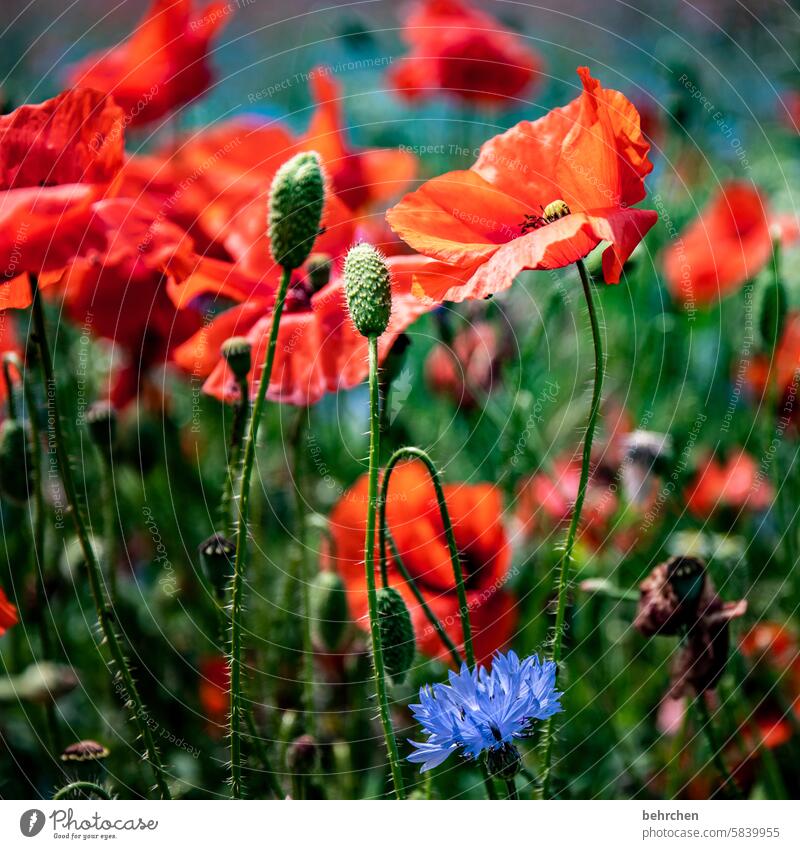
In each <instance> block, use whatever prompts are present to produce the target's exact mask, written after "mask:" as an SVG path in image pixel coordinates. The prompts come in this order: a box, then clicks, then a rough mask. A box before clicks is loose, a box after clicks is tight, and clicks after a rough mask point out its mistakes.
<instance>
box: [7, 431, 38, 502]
mask: <svg viewBox="0 0 800 849" xmlns="http://www.w3.org/2000/svg"><path fill="white" fill-rule="evenodd" d="M31 450H32V446H31V438H30V431H29V430H28V427H27V425H25V424H24V423H23V422H21V421H20V420H19V419H6V420H5V421H4V422H3V424H2V425H0V493H2V494H3V495H4V496H5V497H6V498H7V499H8V500H9V501H14V502H16V503H18V504H20V503H24V502H26V501H27V500H28V499H29V498H30V495H31V492H33V467H32V457H31Z"/></svg>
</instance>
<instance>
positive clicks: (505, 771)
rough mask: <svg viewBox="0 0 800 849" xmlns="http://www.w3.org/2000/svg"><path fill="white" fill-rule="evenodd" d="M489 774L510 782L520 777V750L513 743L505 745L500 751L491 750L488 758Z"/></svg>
mask: <svg viewBox="0 0 800 849" xmlns="http://www.w3.org/2000/svg"><path fill="white" fill-rule="evenodd" d="M486 760H487V763H486V765H487V766H488V767H489V774H490V775H494V776H496V777H497V778H503V779H505V780H506V781H510V780H511V779H512V778H514V776H516V775H519V771H520V769H521V768H522V763H521V761H522V758H521V757H520V754H519V749H517V747H516V746H514V745H512V744H511V743H503V745H502V746H500V747H499V748H498V749H490V750H489V753H488V755H487V757H486Z"/></svg>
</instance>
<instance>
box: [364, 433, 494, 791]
mask: <svg viewBox="0 0 800 849" xmlns="http://www.w3.org/2000/svg"><path fill="white" fill-rule="evenodd" d="M404 458H411V459H416V460H421V461H422V462H423V463H424V464H425V468H426V469H427V470H428V474H429V475H430V478H431V481H432V482H433V489H434V492H435V493H436V501H437V503H438V505H439V513H440V515H441V517H442V524H443V525H444V532H445V537H446V538H447V547H448V549H449V551H450V562H451V563H452V566H453V577H454V579H455V582H456V594H457V595H458V612H459V617H460V619H461V631H462V633H463V635H464V654H465V655H466V659H467V666H468V667H469V668H470V669H474V668H475V648H474V646H473V642H472V624H471V623H470V621H469V603H468V602H467V590H466V586H465V584H464V571H463V569H462V568H461V558H460V557H459V556H458V546H457V545H456V537H455V534H454V533H453V523H452V521H451V520H450V512H449V511H448V509H447V501H445V497H444V490H443V489H442V482H441V480H440V479H439V471H438V469H437V468H436V466H435V465H434V464H433V460H431V458H430V457H429V456H428V454H427V452H426V451H423V450H422V449H421V448H417V447H415V446H413V445H408V446H406V447H404V448H398V449H397V451H395V452H394V454H392V456H391V457H390V458H389V462H388V463H387V464H386V469H385V470H384V473H383V480H382V481H381V496H380V499H379V505H380V524H379V531H378V532H379V547H380V558H381V580H382V581H383V584H384V586H385V585H386V583H387V580H388V575H387V571H388V569H387V561H386V537H387V534H388V533H389V529H388V528H387V526H386V502H387V499H388V494H389V480H390V479H391V477H392V472H393V471H394V469H395V467H396V466H397V464H398V463H399V462H400V460H402V459H404ZM395 550H396V549H395ZM395 560H396V562H398V563H399V560H398V558H395ZM406 574H407V573H406ZM410 585H411V587H412V591H415V590H416V585H415V584H414V583H413V582H411V584H410ZM414 594H415V595H416V592H414ZM426 608H427V605H425V604H424V603H423V610H425V611H426V615H428V611H427V609H426ZM431 617H433V614H432V613H431V614H430V616H428V618H429V619H431ZM433 619H435V617H433ZM433 619H431V621H433ZM436 621H437V622H438V620H436ZM434 627H436V625H434ZM440 627H441V626H440ZM437 631H438V629H437ZM442 633H443V631H442ZM441 635H442V634H441V633H440V636H441ZM448 648H449V646H448ZM454 648H455V647H454ZM481 774H482V775H483V783H484V785H485V786H486V793H487V795H488V796H489V798H490V799H496V798H497V792H496V791H495V788H494V782H493V780H492V778H491V776H490V775H489V771H488V769H487V767H486V764H485V763H483V762H481Z"/></svg>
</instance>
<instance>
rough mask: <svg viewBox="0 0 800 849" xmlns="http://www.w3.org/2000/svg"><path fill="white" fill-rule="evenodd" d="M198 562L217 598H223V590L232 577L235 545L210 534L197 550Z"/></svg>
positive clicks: (219, 536) (218, 535)
mask: <svg viewBox="0 0 800 849" xmlns="http://www.w3.org/2000/svg"><path fill="white" fill-rule="evenodd" d="M197 550H198V551H199V552H200V562H201V564H202V566H203V571H204V572H205V573H206V576H207V577H208V580H209V583H210V584H211V586H212V587H213V588H214V592H215V593H216V594H217V597H218V598H220V599H222V598H224V596H225V588H226V587H227V585H228V581H229V580H230V578H231V576H232V575H233V561H234V558H235V556H236V544H235V543H234V542H233V541H232V540H229V539H228V538H227V537H225V536H223V535H222V534H212V535H211V536H210V537H209V538H208V539H207V540H206V541H205V542H202V543H200V545H199V546H198V549H197Z"/></svg>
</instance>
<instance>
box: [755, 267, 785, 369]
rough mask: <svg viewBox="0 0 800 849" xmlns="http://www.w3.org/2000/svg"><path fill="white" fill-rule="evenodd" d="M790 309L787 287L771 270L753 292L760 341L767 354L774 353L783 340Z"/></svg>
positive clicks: (760, 280)
mask: <svg viewBox="0 0 800 849" xmlns="http://www.w3.org/2000/svg"><path fill="white" fill-rule="evenodd" d="M788 308H789V305H788V296H787V294H786V287H785V286H784V285H783V281H782V280H781V279H780V278H779V277H778V275H777V274H775V273H774V272H773V270H772V269H770V271H769V272H768V273H766V274H764V275H762V276H761V278H760V279H759V280H758V281H757V282H756V284H755V291H754V292H753V309H754V312H755V319H756V329H757V331H758V340H759V343H760V345H761V347H762V348H763V349H764V351H765V352H766V353H772V351H774V350H775V346H776V345H777V344H778V341H779V340H780V338H781V333H782V331H783V325H784V322H785V320H786V312H787V310H788Z"/></svg>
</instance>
